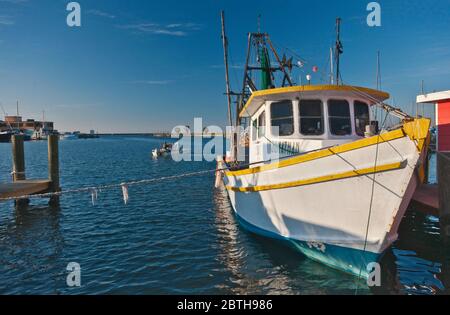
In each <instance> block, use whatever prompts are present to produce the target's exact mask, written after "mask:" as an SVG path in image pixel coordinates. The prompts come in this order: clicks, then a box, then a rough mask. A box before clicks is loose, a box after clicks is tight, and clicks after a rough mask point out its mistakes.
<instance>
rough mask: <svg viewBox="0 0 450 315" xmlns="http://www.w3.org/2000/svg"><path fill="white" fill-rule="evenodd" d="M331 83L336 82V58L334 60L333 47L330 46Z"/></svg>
mask: <svg viewBox="0 0 450 315" xmlns="http://www.w3.org/2000/svg"><path fill="white" fill-rule="evenodd" d="M330 84H331V85H333V84H334V60H333V47H330Z"/></svg>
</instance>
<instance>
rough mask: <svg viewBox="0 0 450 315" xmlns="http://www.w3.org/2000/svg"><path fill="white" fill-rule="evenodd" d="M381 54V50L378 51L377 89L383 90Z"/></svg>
mask: <svg viewBox="0 0 450 315" xmlns="http://www.w3.org/2000/svg"><path fill="white" fill-rule="evenodd" d="M380 63H381V56H380V51H379V50H378V52H377V90H381V65H380Z"/></svg>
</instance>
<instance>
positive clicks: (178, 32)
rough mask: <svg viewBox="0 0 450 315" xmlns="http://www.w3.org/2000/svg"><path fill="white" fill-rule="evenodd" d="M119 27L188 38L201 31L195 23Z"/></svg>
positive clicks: (143, 24)
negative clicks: (194, 32)
mask: <svg viewBox="0 0 450 315" xmlns="http://www.w3.org/2000/svg"><path fill="white" fill-rule="evenodd" d="M118 27H119V28H122V29H129V30H133V31H136V32H139V33H144V34H153V35H168V36H177V37H182V36H187V35H189V33H190V32H193V31H198V30H200V29H201V26H200V25H199V24H195V23H171V24H166V25H163V24H158V23H140V24H129V25H120V26H118Z"/></svg>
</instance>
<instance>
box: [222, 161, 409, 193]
mask: <svg viewBox="0 0 450 315" xmlns="http://www.w3.org/2000/svg"><path fill="white" fill-rule="evenodd" d="M406 165H407V161H406V160H404V161H402V162H397V163H391V164H385V165H380V166H376V167H369V168H364V169H359V170H352V171H347V172H343V173H337V174H331V175H325V176H320V177H315V178H310V179H302V180H298V181H293V182H288V183H281V184H272V185H263V186H249V187H233V186H227V187H226V188H227V190H232V191H236V192H258V191H267V190H276V189H284V188H291V187H298V186H306V185H312V184H318V183H323V182H329V181H334V180H340V179H346V178H352V177H359V176H364V175H369V174H375V173H381V172H386V171H391V170H396V169H401V168H405V167H406Z"/></svg>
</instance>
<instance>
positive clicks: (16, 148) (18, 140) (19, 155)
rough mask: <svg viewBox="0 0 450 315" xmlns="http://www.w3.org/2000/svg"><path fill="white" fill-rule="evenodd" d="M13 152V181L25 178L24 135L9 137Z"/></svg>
mask: <svg viewBox="0 0 450 315" xmlns="http://www.w3.org/2000/svg"><path fill="white" fill-rule="evenodd" d="M11 143H12V154H13V173H12V175H13V181H15V182H17V181H19V180H25V149H24V144H23V143H24V137H23V136H22V135H14V136H12V138H11Z"/></svg>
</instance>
